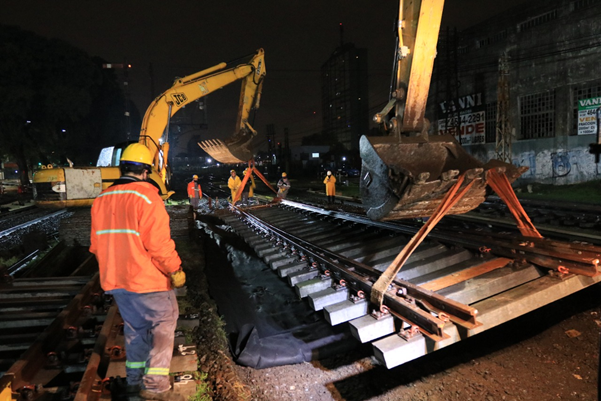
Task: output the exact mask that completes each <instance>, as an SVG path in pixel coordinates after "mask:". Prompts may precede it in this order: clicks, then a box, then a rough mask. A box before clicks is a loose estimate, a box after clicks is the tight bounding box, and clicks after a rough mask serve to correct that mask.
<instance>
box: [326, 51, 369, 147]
mask: <svg viewBox="0 0 601 401" xmlns="http://www.w3.org/2000/svg"><path fill="white" fill-rule="evenodd" d="M367 90H368V80H367V49H357V48H356V47H355V46H354V45H353V44H351V43H345V44H342V45H341V46H340V47H338V48H336V50H334V52H333V53H332V55H331V56H330V58H329V59H328V60H327V61H326V62H325V63H324V64H323V65H322V66H321V94H322V115H323V132H324V134H325V135H328V137H330V138H335V139H336V141H337V142H340V143H342V144H343V146H344V147H345V148H346V149H349V150H351V149H358V148H359V138H360V137H361V135H364V134H366V133H367V132H368V130H369V121H370V119H369V105H368V101H367Z"/></svg>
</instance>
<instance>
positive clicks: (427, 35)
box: [359, 0, 523, 220]
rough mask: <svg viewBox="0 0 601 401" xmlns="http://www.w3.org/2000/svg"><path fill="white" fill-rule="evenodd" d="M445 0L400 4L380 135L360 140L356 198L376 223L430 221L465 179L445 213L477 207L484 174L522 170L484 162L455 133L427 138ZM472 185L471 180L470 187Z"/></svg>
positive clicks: (483, 193)
mask: <svg viewBox="0 0 601 401" xmlns="http://www.w3.org/2000/svg"><path fill="white" fill-rule="evenodd" d="M443 5H444V0H415V1H409V0H401V1H400V5H399V16H398V35H397V48H396V55H395V66H394V71H393V83H394V85H393V87H392V91H391V93H390V97H389V99H390V100H389V102H388V104H387V105H386V106H385V107H384V109H383V110H382V111H381V112H380V113H378V114H376V115H375V116H374V121H375V122H377V123H379V124H380V126H381V128H382V131H384V132H385V134H386V135H385V136H371V137H367V136H362V137H361V139H360V142H359V153H360V156H361V159H362V167H361V181H360V186H361V198H362V200H363V205H364V208H365V209H366V211H367V214H368V216H369V217H370V218H372V219H374V220H394V219H403V218H413V217H428V216H431V215H432V213H433V212H434V211H435V210H436V208H437V207H438V205H439V204H440V202H441V201H442V199H443V198H444V196H445V195H446V193H447V192H448V190H449V189H450V188H451V187H453V185H454V184H455V183H456V182H457V178H458V177H459V176H460V175H462V174H465V176H466V177H468V178H469V179H468V180H466V181H465V182H464V184H462V185H463V186H465V185H468V184H469V185H471V187H470V189H469V191H468V192H467V193H466V195H465V196H464V198H463V199H462V200H461V201H459V202H458V203H457V204H456V205H454V207H453V208H452V209H451V210H449V211H448V213H449V214H460V213H465V212H468V211H470V210H472V209H474V208H476V207H477V206H478V205H479V204H480V203H482V201H484V199H485V196H486V185H487V184H486V178H485V176H486V170H487V169H489V168H491V166H494V167H505V169H506V170H507V171H508V172H509V174H508V178H510V179H512V180H515V179H516V178H517V177H519V175H520V174H521V173H522V171H523V169H517V168H515V167H514V166H512V165H511V164H508V163H503V162H500V161H490V162H488V163H483V162H481V161H479V160H477V159H475V158H474V157H472V156H471V155H469V154H468V153H467V152H466V151H465V149H464V148H463V147H462V146H461V145H460V143H459V142H458V141H457V140H456V139H455V138H454V136H452V135H428V129H429V126H430V124H429V122H428V120H427V119H426V118H425V111H426V101H427V98H428V92H429V89H430V81H431V76H432V68H433V64H434V58H435V57H436V43H437V41H438V33H439V28H440V21H441V17H442V9H443ZM472 181H474V182H473V183H471V182H472Z"/></svg>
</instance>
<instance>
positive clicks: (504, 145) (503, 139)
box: [495, 54, 512, 163]
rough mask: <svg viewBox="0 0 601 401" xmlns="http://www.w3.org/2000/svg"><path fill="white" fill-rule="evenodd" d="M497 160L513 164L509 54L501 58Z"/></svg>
mask: <svg viewBox="0 0 601 401" xmlns="http://www.w3.org/2000/svg"><path fill="white" fill-rule="evenodd" d="M496 125H497V133H496V143H495V153H496V157H497V159H499V160H501V161H504V162H507V163H511V155H512V153H511V125H510V123H509V60H508V57H507V54H503V55H502V56H501V57H500V58H499V85H498V87H497V124H496Z"/></svg>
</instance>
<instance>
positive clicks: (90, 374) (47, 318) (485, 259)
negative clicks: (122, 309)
mask: <svg viewBox="0 0 601 401" xmlns="http://www.w3.org/2000/svg"><path fill="white" fill-rule="evenodd" d="M339 209H342V208H341V207H340V208H339V207H335V208H330V209H324V208H321V207H318V206H314V205H308V204H302V203H299V202H291V201H284V202H282V203H281V204H280V205H277V206H276V205H273V204H270V205H267V206H265V205H262V206H256V207H251V208H247V209H235V210H234V211H224V210H220V211H218V213H223V215H222V216H221V218H222V219H223V221H225V222H226V223H227V224H228V225H229V226H231V227H232V228H233V229H234V230H235V232H236V233H237V234H238V235H240V236H241V237H242V238H244V240H245V241H246V242H247V243H248V244H249V245H251V246H252V247H253V249H254V250H255V252H256V253H257V255H259V256H260V257H261V258H262V259H263V261H264V262H265V263H266V264H267V265H268V266H269V267H270V268H271V269H272V270H273V272H268V273H269V274H272V275H273V274H275V275H277V276H278V277H280V278H281V279H282V280H285V281H286V282H287V283H289V284H290V285H291V286H293V287H294V290H295V291H296V293H297V295H298V296H299V297H301V298H303V299H306V300H307V302H308V304H309V305H310V306H311V307H312V308H313V310H315V311H316V312H318V313H323V315H324V318H325V320H327V321H328V322H329V323H331V324H332V325H334V326H340V325H347V324H348V325H349V328H350V331H351V332H352V333H353V335H354V336H355V337H356V338H357V339H358V341H360V342H362V343H371V344H372V348H373V352H374V355H375V357H376V358H377V359H378V360H379V361H380V362H381V363H382V364H383V365H385V366H387V367H388V368H392V367H394V366H398V365H400V364H403V363H406V362H409V361H411V360H413V359H416V358H418V357H420V356H422V355H425V354H428V353H431V352H434V351H436V350H439V349H441V348H444V347H446V346H448V345H451V344H453V343H456V342H459V341H462V340H464V339H466V338H469V337H471V336H473V335H475V334H478V333H481V332H483V331H485V330H488V329H490V328H492V327H495V326H498V325H501V324H503V323H505V322H507V321H509V320H511V319H513V318H516V317H518V316H521V315H523V314H525V313H527V312H529V311H532V310H534V309H537V308H539V307H542V306H544V305H546V304H549V303H551V302H553V301H555V300H558V299H560V298H562V297H565V296H567V295H569V294H572V293H574V292H576V291H578V290H580V289H583V288H585V287H588V286H590V285H593V284H595V283H597V282H598V281H599V280H600V278H599V275H598V274H597V266H598V262H597V263H594V260H595V258H597V259H598V258H599V254H600V253H601V249H600V248H599V247H598V246H595V245H589V244H584V243H578V244H574V243H570V244H566V243H562V242H559V241H553V240H543V241H540V243H538V242H536V241H524V240H523V239H521V238H517V234H515V233H514V232H509V231H508V230H507V229H505V228H498V227H490V226H491V225H492V224H495V223H494V222H493V223H491V222H488V223H480V222H478V224H476V223H474V224H475V227H469V228H466V226H465V223H462V225H461V226H460V227H459V228H458V227H457V226H456V225H453V224H449V225H448V226H447V225H444V224H443V225H440V227H438V228H437V229H436V230H434V231H433V232H432V233H431V234H430V236H429V237H428V238H427V239H426V241H425V242H424V243H422V244H421V245H420V247H419V248H418V249H417V251H416V252H415V253H414V255H413V256H412V257H411V258H410V259H409V261H408V263H407V264H406V265H405V266H404V267H403V269H402V270H401V273H400V274H399V275H398V277H397V278H396V279H395V281H394V282H393V284H392V286H391V287H390V288H389V291H387V293H386V296H385V299H384V303H383V307H382V308H380V309H378V310H373V308H372V307H371V306H370V303H369V302H368V301H367V300H368V299H369V292H370V288H371V285H372V284H373V283H374V282H375V281H376V280H377V277H378V275H379V274H380V272H381V271H382V270H384V269H385V268H386V266H388V265H389V264H390V262H391V261H392V260H393V259H394V257H395V256H396V255H397V254H398V252H399V251H400V249H401V248H402V247H403V246H404V244H406V243H407V241H408V239H409V238H411V236H413V235H414V234H415V232H416V231H417V230H418V229H419V224H417V223H416V222H415V221H413V223H412V224H398V223H392V222H373V221H371V220H368V219H367V218H366V217H365V216H362V215H360V214H357V213H348V212H344V211H341V210H339ZM54 217H55V218H56V216H54ZM470 224H471V223H470ZM557 249H559V251H557ZM553 250H555V251H556V252H555V253H553ZM559 260H561V263H562V264H561V265H560V264H559V262H558V261H559ZM533 261H536V262H538V264H536V263H533ZM89 263H90V261H86V262H85V263H84V262H82V264H81V265H80V266H78V267H77V268H75V269H73V271H72V272H71V273H67V275H68V274H71V276H69V277H48V278H40V277H35V273H32V272H28V273H27V274H26V275H25V276H24V277H20V278H19V277H17V278H15V279H13V280H11V281H10V282H8V283H7V282H5V283H4V284H0V327H2V329H3V330H1V333H2V334H1V335H0V344H2V347H0V362H1V363H0V367H2V371H3V372H5V373H6V374H5V375H4V376H3V377H2V378H1V379H0V391H1V390H2V388H3V387H2V386H3V385H5V384H6V382H7V381H11V385H12V388H13V389H17V390H18V392H19V394H20V396H21V397H22V398H23V399H43V397H44V396H55V397H56V396H60V397H63V398H65V399H67V398H74V399H78V400H83V399H90V400H92V399H110V397H111V395H110V394H111V391H113V392H114V391H115V388H119V387H118V386H119V385H120V384H122V383H120V382H119V380H120V379H119V378H118V376H121V377H124V368H123V364H124V358H123V355H122V354H121V353H120V351H119V350H120V349H121V348H119V347H122V344H123V338H122V334H121V333H120V331H119V329H118V328H119V327H120V324H121V323H120V320H119V319H120V317H119V315H118V311H116V310H115V308H114V307H113V306H112V305H111V303H110V302H109V301H108V298H106V297H104V296H103V295H102V292H101V291H99V290H98V288H97V283H96V282H95V281H94V280H95V279H94V277H93V276H92V275H90V274H89V269H90V266H89ZM553 264H554V265H553ZM543 266H546V267H543ZM559 266H563V267H564V269H560V268H559ZM566 266H567V268H566ZM25 271H27V270H26V269H25V270H23V271H22V272H25ZM575 272H578V273H580V274H576V273H575ZM257 274H259V273H257ZM15 276H17V274H15ZM74 302H75V303H74ZM190 324H197V323H194V321H191V323H190ZM176 341H177V342H178V344H177V345H180V344H183V341H184V340H183V339H182V338H180V339H179V340H176ZM175 352H176V354H175V355H176V356H177V357H178V358H174V361H175V363H176V366H175V367H173V368H172V371H174V372H181V371H190V370H195V369H196V359H195V357H194V356H190V355H187V356H184V355H181V353H179V354H178V353H177V350H176V351H175ZM184 357H185V358H184ZM177 364H179V365H177ZM53 380H54V381H53ZM57 394H58V395H57Z"/></svg>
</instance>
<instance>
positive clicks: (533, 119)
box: [518, 90, 555, 139]
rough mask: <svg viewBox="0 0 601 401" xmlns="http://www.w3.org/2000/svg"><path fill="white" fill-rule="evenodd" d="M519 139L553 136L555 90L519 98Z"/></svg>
mask: <svg viewBox="0 0 601 401" xmlns="http://www.w3.org/2000/svg"><path fill="white" fill-rule="evenodd" d="M518 102H519V105H520V139H535V138H550V137H553V136H555V90H552V91H548V92H543V93H536V94H533V95H526V96H521V97H520V98H519V99H518Z"/></svg>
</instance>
